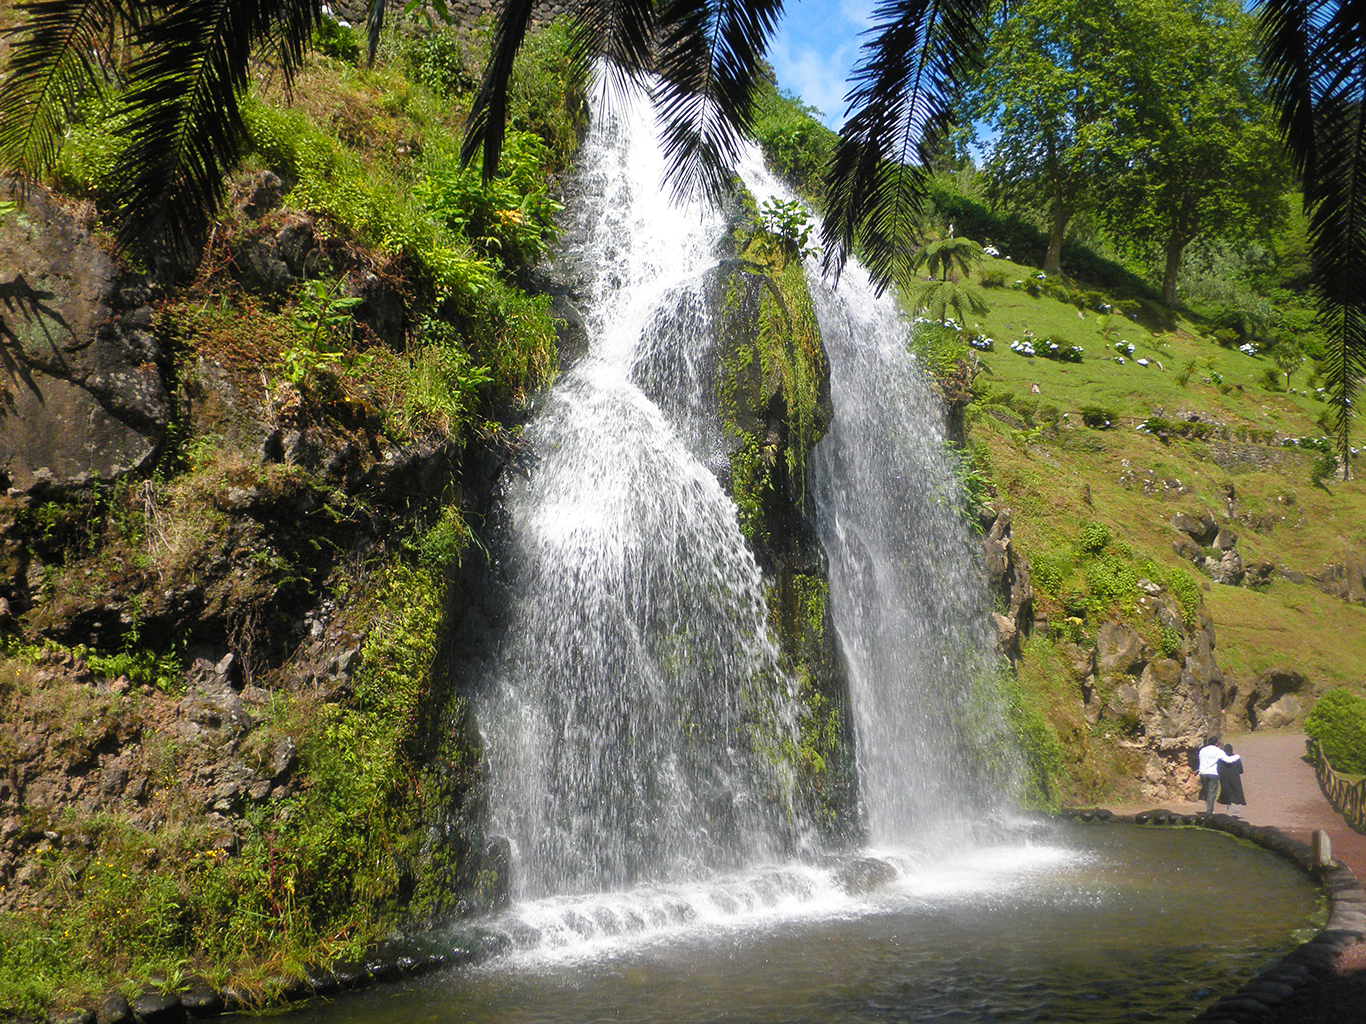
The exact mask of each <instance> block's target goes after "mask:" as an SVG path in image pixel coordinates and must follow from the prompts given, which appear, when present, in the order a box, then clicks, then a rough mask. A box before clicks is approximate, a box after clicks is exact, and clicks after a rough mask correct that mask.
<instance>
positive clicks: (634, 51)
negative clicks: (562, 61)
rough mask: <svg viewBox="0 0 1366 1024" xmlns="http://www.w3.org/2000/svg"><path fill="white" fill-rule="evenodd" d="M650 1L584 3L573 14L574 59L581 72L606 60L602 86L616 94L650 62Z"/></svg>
mask: <svg viewBox="0 0 1366 1024" xmlns="http://www.w3.org/2000/svg"><path fill="white" fill-rule="evenodd" d="M654 37H655V4H654V0H587V2H585V3H582V4H580V5H579V6H578V8H577V9H576V11H575V26H574V53H573V55H574V59H575V60H576V61H578V62H579V66H580V68H581V69H585V68H587V67H588V66H589V65H590V64H591V63H592V62H593V61H595V60H597V59H598V58H606V60H607V74H608V80H607V82H605V83H604V84H605V85H606V86H607V87H608V88H609V89H612V90H615V91H616V92H618V93H620V92H621V91H623V90H624V89H625V88H626V86H627V85H628V83H631V82H639V81H641V80H642V78H643V75H644V73H645V72H646V71H648V70H649V69H650V67H651V66H652V64H653V62H654Z"/></svg>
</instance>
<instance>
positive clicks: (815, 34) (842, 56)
mask: <svg viewBox="0 0 1366 1024" xmlns="http://www.w3.org/2000/svg"><path fill="white" fill-rule="evenodd" d="M872 14H873V2H872V0H800V2H791V0H789V3H788V4H787V7H786V12H785V16H784V18H783V22H782V24H781V25H780V26H779V27H778V31H777V33H776V35H775V37H774V39H773V43H772V46H771V47H770V49H769V54H768V56H769V60H770V61H771V62H772V64H773V69H774V71H776V72H777V75H778V84H779V86H780V87H782V88H783V89H786V90H789V91H791V92H794V93H796V94H797V95H798V96H800V97H801V98H802V100H803V101H805V102H806V103H809V104H810V105H811V106H813V107H815V108H816V109H817V110H819V111H820V112H821V114H822V119H823V120H824V121H825V123H826V124H828V125H830V126H831V127H832V128H838V127H839V126H840V124H842V123H843V121H844V108H845V102H844V97H845V94H846V93H847V92H848V91H849V84H848V78H849V71H850V69H851V68H852V67H853V66H854V64H855V62H856V61H857V60H858V51H859V47H860V45H861V40H860V39H859V33H860V32H861V31H862V30H863V29H864V28H866V27H867V25H868V22H869V21H870V20H871V19H872Z"/></svg>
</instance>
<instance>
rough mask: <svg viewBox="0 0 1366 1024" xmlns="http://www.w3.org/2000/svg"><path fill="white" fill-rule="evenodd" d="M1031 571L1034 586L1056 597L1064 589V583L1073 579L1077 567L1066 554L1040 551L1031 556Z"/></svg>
mask: <svg viewBox="0 0 1366 1024" xmlns="http://www.w3.org/2000/svg"><path fill="white" fill-rule="evenodd" d="M1029 571H1030V576H1031V577H1032V578H1033V581H1034V586H1036V587H1037V588H1038V589H1040V590H1042V591H1043V592H1044V593H1045V594H1053V595H1056V594H1057V593H1058V592H1059V591H1060V590H1061V589H1062V585H1063V583H1065V582H1066V581H1067V580H1068V579H1069V578H1071V576H1072V574H1073V573H1074V572H1075V571H1076V567H1075V566H1074V565H1073V564H1072V560H1071V559H1070V558H1069V557H1068V556H1067V554H1066V553H1065V552H1062V551H1040V552H1037V553H1034V554H1032V555H1031V557H1030V562H1029Z"/></svg>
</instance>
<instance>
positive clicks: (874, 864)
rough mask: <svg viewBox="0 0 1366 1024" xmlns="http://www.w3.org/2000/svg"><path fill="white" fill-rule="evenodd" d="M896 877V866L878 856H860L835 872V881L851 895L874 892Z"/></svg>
mask: <svg viewBox="0 0 1366 1024" xmlns="http://www.w3.org/2000/svg"><path fill="white" fill-rule="evenodd" d="M895 878H896V868H894V867H892V866H891V865H890V864H888V863H887V862H886V861H885V860H878V859H877V858H876V857H860V858H858V859H857V860H852V861H850V862H849V863H847V864H845V865H843V866H841V867H840V868H839V870H837V871H836V872H835V881H836V882H837V883H838V884H839V887H840V888H841V889H843V890H844V891H845V892H847V893H849V894H850V895H860V894H862V893H866V892H872V891H873V890H874V889H878V888H881V887H882V886H884V885H886V884H887V883H888V882H891V881H892V880H894V879H895Z"/></svg>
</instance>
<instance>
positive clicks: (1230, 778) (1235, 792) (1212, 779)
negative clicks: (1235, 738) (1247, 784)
mask: <svg viewBox="0 0 1366 1024" xmlns="http://www.w3.org/2000/svg"><path fill="white" fill-rule="evenodd" d="M1198 756H1199V763H1200V791H1201V795H1203V796H1204V798H1205V813H1206V814H1213V813H1214V801H1215V799H1216V798H1217V799H1218V801H1219V802H1220V803H1221V804H1223V805H1224V806H1225V808H1226V809H1227V810H1228V812H1229V813H1232V806H1231V805H1232V804H1240V805H1242V804H1246V803H1247V800H1246V799H1244V798H1243V778H1242V776H1243V759H1242V758H1241V757H1240V756H1239V755H1237V754H1235V753H1234V752H1233V744H1232V743H1225V744H1224V745H1223V747H1222V748H1221V747H1220V746H1219V744H1218V743H1216V742H1215V740H1214V737H1212V736H1211V737H1209V738H1207V739H1206V740H1205V745H1204V746H1203V747H1201V748H1200V753H1199V755H1198Z"/></svg>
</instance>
